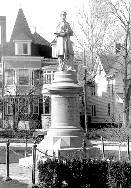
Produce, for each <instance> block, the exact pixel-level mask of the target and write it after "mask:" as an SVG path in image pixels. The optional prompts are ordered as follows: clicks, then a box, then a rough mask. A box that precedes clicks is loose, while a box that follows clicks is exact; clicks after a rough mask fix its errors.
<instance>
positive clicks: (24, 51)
mask: <svg viewBox="0 0 131 188" xmlns="http://www.w3.org/2000/svg"><path fill="white" fill-rule="evenodd" d="M15 55H31V44H30V42H16V43H15Z"/></svg>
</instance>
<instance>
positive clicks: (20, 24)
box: [10, 8, 33, 42]
mask: <svg viewBox="0 0 131 188" xmlns="http://www.w3.org/2000/svg"><path fill="white" fill-rule="evenodd" d="M21 33H23V34H24V35H25V36H27V37H28V38H29V39H33V37H32V34H31V31H30V28H29V25H28V23H27V20H26V17H25V15H24V13H23V10H22V9H21V8H20V9H19V11H18V14H17V18H16V21H15V25H14V28H13V32H12V35H11V38H10V42H12V41H13V40H15V39H16V38H17V37H18V36H19V35H20V34H21Z"/></svg>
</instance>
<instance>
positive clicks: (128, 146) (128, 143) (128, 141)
mask: <svg viewBox="0 0 131 188" xmlns="http://www.w3.org/2000/svg"><path fill="white" fill-rule="evenodd" d="M127 156H128V160H130V140H129V136H128V137H127Z"/></svg>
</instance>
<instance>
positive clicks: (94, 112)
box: [92, 105, 96, 116]
mask: <svg viewBox="0 0 131 188" xmlns="http://www.w3.org/2000/svg"><path fill="white" fill-rule="evenodd" d="M92 116H96V106H95V105H92Z"/></svg>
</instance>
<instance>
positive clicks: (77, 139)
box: [37, 135, 83, 158]
mask: <svg viewBox="0 0 131 188" xmlns="http://www.w3.org/2000/svg"><path fill="white" fill-rule="evenodd" d="M82 143H83V137H82V135H81V136H62V137H61V136H53V137H50V136H48V135H47V136H45V138H44V139H43V140H42V141H41V142H40V143H39V144H38V145H37V148H38V149H39V150H40V151H42V152H43V153H45V152H46V154H47V155H50V156H53V152H55V155H56V157H58V152H59V150H61V149H71V148H82ZM37 154H38V155H39V154H40V152H38V153H37ZM38 158H39V157H38Z"/></svg>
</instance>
